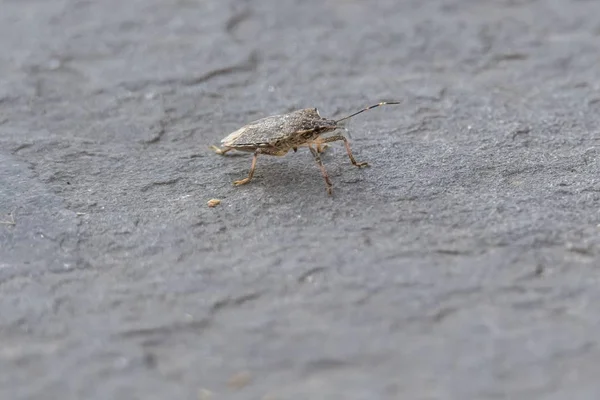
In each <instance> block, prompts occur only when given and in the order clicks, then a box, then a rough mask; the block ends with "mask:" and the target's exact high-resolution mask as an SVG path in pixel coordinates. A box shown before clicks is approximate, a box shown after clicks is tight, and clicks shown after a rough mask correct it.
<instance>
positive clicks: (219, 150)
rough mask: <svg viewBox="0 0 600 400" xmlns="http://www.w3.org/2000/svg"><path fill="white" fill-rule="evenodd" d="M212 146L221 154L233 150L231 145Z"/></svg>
mask: <svg viewBox="0 0 600 400" xmlns="http://www.w3.org/2000/svg"><path fill="white" fill-rule="evenodd" d="M210 148H211V149H212V150H213V151H214V152H215V153H217V154H221V155H223V154H225V153H227V152H228V151H231V150H233V148H231V147H223V148H218V147H217V146H210Z"/></svg>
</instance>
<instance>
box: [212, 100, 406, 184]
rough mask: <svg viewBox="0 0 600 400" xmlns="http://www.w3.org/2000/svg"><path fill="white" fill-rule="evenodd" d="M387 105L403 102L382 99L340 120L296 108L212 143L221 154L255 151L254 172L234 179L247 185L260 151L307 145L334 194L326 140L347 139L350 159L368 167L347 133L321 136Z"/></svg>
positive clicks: (273, 153) (276, 151)
mask: <svg viewBox="0 0 600 400" xmlns="http://www.w3.org/2000/svg"><path fill="white" fill-rule="evenodd" d="M385 104H400V102H392V101H388V102H381V103H378V104H375V105H372V106H369V107H367V108H364V109H362V110H360V111H357V112H355V113H353V114H351V115H348V116H346V117H344V118H340V119H338V120H333V119H327V118H323V117H321V115H319V111H318V110H317V109H316V108H304V109H302V110H297V111H293V112H291V113H289V114H282V115H273V116H270V117H265V118H261V119H259V120H256V121H253V122H250V123H249V124H248V125H246V126H243V127H241V128H240V129H238V130H237V131H235V132H233V133H231V134H229V135H228V136H227V137H225V138H224V139H223V140H221V144H222V147H221V148H218V147H217V146H211V148H212V149H213V150H214V151H215V152H216V153H218V154H225V153H227V152H228V151H230V150H238V151H246V152H252V153H254V157H253V158H252V164H251V165H250V172H249V173H248V176H247V177H246V178H244V179H241V180H239V181H235V182H233V184H234V185H236V186H238V185H244V184H246V183H248V182H250V180H251V179H252V176H253V175H254V169H255V168H256V159H257V158H258V155H259V154H266V155H270V156H283V155H285V154H287V153H288V152H289V151H290V150H294V151H297V150H298V147H302V146H307V147H308V149H309V150H310V152H311V153H312V155H313V157H314V159H315V161H316V162H317V165H318V166H319V168H320V169H321V174H322V175H323V179H325V184H326V185H327V192H328V193H329V194H330V195H331V194H332V186H333V185H332V184H331V181H330V180H329V176H328V175H327V171H326V170H325V166H324V165H323V162H322V161H321V156H320V153H321V152H322V149H323V147H324V145H325V143H329V142H335V141H340V140H341V141H343V142H344V145H345V146H346V152H347V153H348V157H349V158H350V162H352V164H353V165H354V166H356V167H359V168H360V167H366V166H368V164H367V163H366V162H357V161H356V160H355V159H354V156H353V155H352V150H351V149H350V144H349V143H348V139H346V137H345V136H343V135H341V134H338V135H334V136H329V137H321V135H323V134H324V133H328V132H333V131H335V130H337V129H340V128H341V126H340V125H339V123H340V122H342V121H344V120H347V119H349V118H352V117H354V116H355V115H358V114H360V113H362V112H365V111H367V110H370V109H372V108H375V107H379V106H382V105H385Z"/></svg>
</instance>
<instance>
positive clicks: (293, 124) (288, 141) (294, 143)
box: [221, 108, 337, 156]
mask: <svg viewBox="0 0 600 400" xmlns="http://www.w3.org/2000/svg"><path fill="white" fill-rule="evenodd" d="M336 129H337V124H336V123H335V121H333V120H328V119H325V118H321V116H320V115H319V112H318V111H317V109H316V108H305V109H303V110H298V111H294V112H291V113H289V114H283V115H273V116H270V117H266V118H261V119H259V120H256V121H253V122H250V123H249V124H248V125H246V126H244V127H242V128H240V129H238V130H237V131H235V132H233V133H231V134H229V135H228V136H227V137H225V138H224V139H223V140H221V144H222V145H223V146H224V147H225V148H232V149H235V150H239V151H249V152H254V151H256V150H257V149H263V150H267V151H269V154H271V155H278V156H283V155H285V154H287V152H288V151H290V150H291V149H292V148H294V147H298V146H301V145H303V144H306V143H309V142H312V141H314V140H315V139H317V138H318V137H319V136H320V135H322V134H324V133H326V132H332V131H334V130H336Z"/></svg>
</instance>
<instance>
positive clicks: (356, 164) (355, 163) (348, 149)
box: [317, 135, 369, 168]
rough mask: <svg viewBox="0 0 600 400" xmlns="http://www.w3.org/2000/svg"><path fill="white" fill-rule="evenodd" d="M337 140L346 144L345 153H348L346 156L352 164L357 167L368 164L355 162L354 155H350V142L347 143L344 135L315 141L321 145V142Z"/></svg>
mask: <svg viewBox="0 0 600 400" xmlns="http://www.w3.org/2000/svg"><path fill="white" fill-rule="evenodd" d="M338 140H343V141H344V145H345V146H346V153H348V157H349V158H350V162H352V165H355V166H357V167H358V168H361V167H368V166H369V163H366V162H357V161H356V160H355V159H354V156H353V155H352V150H351V149H350V143H348V139H346V137H345V136H342V135H335V136H330V137H328V138H324V139H320V140H319V141H318V142H317V143H319V144H321V145H323V144H325V143H329V142H337V141H338Z"/></svg>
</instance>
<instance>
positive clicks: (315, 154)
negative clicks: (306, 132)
mask: <svg viewBox="0 0 600 400" xmlns="http://www.w3.org/2000/svg"><path fill="white" fill-rule="evenodd" d="M308 148H309V149H310V152H311V153H312V155H313V157H314V158H315V161H316V162H317V165H318V166H319V168H320V169H321V174H322V175H323V179H325V185H327V193H328V194H329V195H330V196H331V194H332V193H333V190H332V186H333V185H332V184H331V181H330V180H329V175H327V170H326V169H325V166H324V165H323V161H321V156H320V155H319V152H318V151H317V150H315V149H314V148H313V147H312V146H311V145H310V144H309V145H308Z"/></svg>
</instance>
